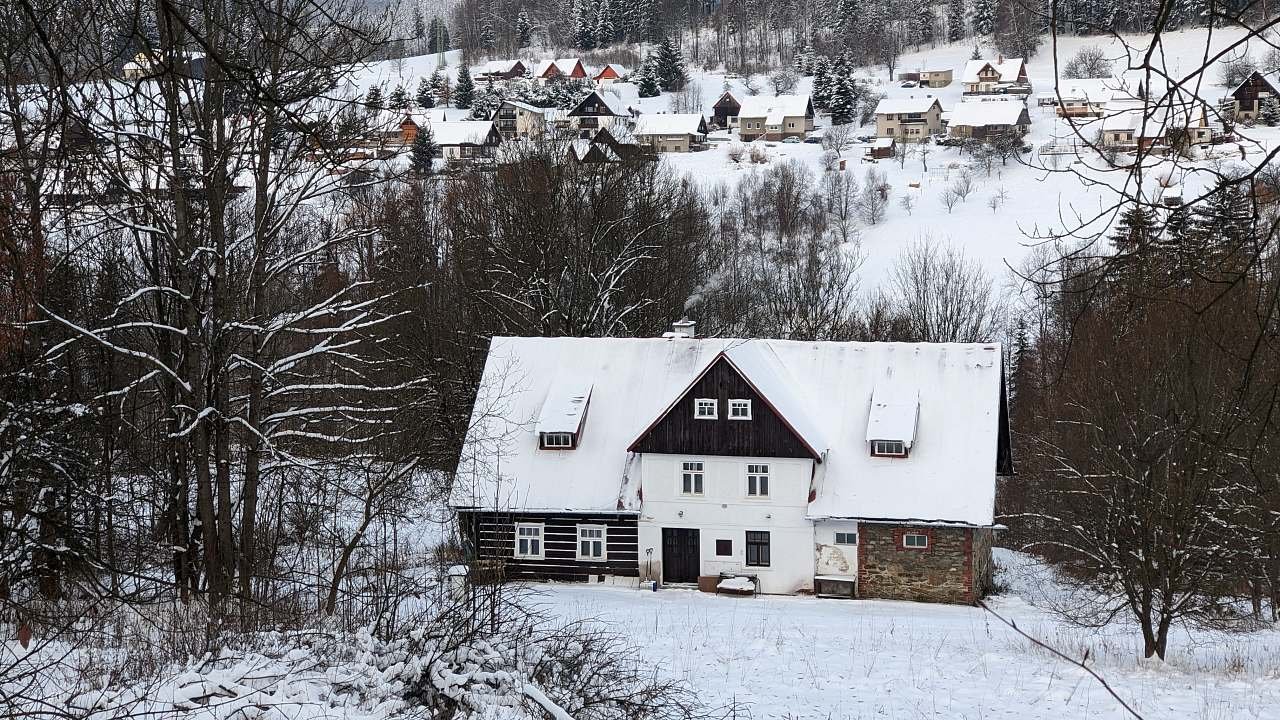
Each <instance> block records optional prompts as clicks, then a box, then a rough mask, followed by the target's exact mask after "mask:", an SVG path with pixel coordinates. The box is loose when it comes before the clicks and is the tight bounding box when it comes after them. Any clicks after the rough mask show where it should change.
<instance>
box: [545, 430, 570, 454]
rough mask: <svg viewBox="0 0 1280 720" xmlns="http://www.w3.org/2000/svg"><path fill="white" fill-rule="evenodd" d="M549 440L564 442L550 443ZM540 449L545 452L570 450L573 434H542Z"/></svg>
mask: <svg viewBox="0 0 1280 720" xmlns="http://www.w3.org/2000/svg"><path fill="white" fill-rule="evenodd" d="M551 438H556V439H557V441H558V440H564V442H563V444H562V443H560V442H554V443H553V442H551ZM542 447H543V449H545V450H570V449H572V448H573V433H569V432H549V433H542Z"/></svg>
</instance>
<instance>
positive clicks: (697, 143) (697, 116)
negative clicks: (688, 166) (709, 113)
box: [631, 113, 707, 153]
mask: <svg viewBox="0 0 1280 720" xmlns="http://www.w3.org/2000/svg"><path fill="white" fill-rule="evenodd" d="M631 133H632V135H634V136H635V138H636V141H637V142H639V143H640V144H642V145H648V146H649V147H650V148H652V149H653V150H655V151H657V152H660V153H665V152H690V151H693V150H705V149H706V142H707V120H706V118H704V117H703V116H702V113H669V114H668V113H664V114H655V115H641V116H640V117H638V118H636V125H635V128H633V129H632V131H631Z"/></svg>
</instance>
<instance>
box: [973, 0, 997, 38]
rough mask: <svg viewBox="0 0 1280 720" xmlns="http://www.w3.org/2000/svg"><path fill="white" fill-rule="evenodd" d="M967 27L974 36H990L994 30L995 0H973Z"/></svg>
mask: <svg viewBox="0 0 1280 720" xmlns="http://www.w3.org/2000/svg"><path fill="white" fill-rule="evenodd" d="M971 13H972V14H971V15H970V17H969V25H970V26H971V27H972V28H973V34H974V35H990V34H991V33H992V32H994V31H995V29H996V4H995V0H973V7H972V9H971Z"/></svg>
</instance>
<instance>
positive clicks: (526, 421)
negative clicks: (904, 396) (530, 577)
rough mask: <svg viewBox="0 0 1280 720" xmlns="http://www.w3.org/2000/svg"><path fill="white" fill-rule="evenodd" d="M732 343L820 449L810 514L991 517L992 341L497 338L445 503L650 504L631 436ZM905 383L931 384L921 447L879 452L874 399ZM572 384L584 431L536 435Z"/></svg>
mask: <svg viewBox="0 0 1280 720" xmlns="http://www.w3.org/2000/svg"><path fill="white" fill-rule="evenodd" d="M722 353H723V354H724V357H725V358H726V359H727V360H728V361H729V362H730V363H732V365H733V367H735V368H736V369H737V370H738V372H739V373H740V374H741V375H742V376H743V377H744V378H745V379H747V380H748V381H749V382H750V383H751V384H752V385H754V386H755V387H756V389H757V391H758V392H759V393H760V395H761V396H762V397H763V398H765V399H766V400H767V401H768V402H769V404H770V405H772V406H773V407H774V409H775V410H776V411H777V413H778V414H779V415H780V416H781V417H783V418H784V420H785V421H786V422H787V424H789V425H790V426H791V427H792V429H793V431H794V432H795V434H796V435H797V437H799V438H801V439H802V440H803V441H804V442H805V443H806V444H807V445H809V446H811V447H812V448H813V449H815V450H817V451H818V453H819V454H820V456H821V460H822V461H821V462H820V463H819V464H818V465H817V468H818V470H817V474H816V477H815V480H814V483H815V488H814V489H815V490H816V498H815V500H814V501H813V502H811V503H810V504H809V509H808V514H809V515H810V516H811V517H850V518H854V517H856V518H866V519H871V520H882V519H901V520H921V521H936V522H952V523H962V524H971V525H990V524H991V523H992V520H993V511H994V498H995V476H996V464H997V451H998V448H999V447H1000V446H1001V445H1002V442H1003V440H1002V437H1001V434H1002V427H1001V422H1000V412H1001V411H1000V408H1001V395H1002V391H1001V366H1000V363H1001V360H1000V357H1001V356H1000V348H999V346H998V345H996V344H912V343H851V342H799V341H787V340H735V339H720V338H630V339H622V338H511V337H498V338H494V339H493V341H492V344H491V346H490V350H489V357H488V360H487V361H486V364H485V370H484V376H483V380H482V382H481V387H480V391H479V394H478V397H477V400H476V406H475V409H474V411H473V413H472V420H471V423H470V429H469V431H468V435H467V440H466V443H465V444H464V450H463V453H462V459H461V461H460V462H459V466H458V474H457V479H456V481H455V484H454V489H453V494H452V496H451V498H450V503H451V504H452V505H453V506H455V507H482V508H490V509H525V510H561V511H563V510H570V511H578V512H604V511H608V512H613V511H619V510H625V511H631V512H636V511H639V510H640V508H641V504H642V500H641V497H640V493H639V483H640V477H639V463H637V462H636V461H635V459H636V456H635V455H634V454H632V453H629V452H628V451H627V448H628V447H630V446H631V444H632V443H633V441H635V440H636V439H637V438H638V437H639V436H640V435H641V433H642V432H643V431H644V429H645V428H647V427H648V426H649V425H650V424H651V423H652V422H653V421H654V420H655V419H657V418H659V417H661V415H662V414H663V413H664V411H665V410H666V409H668V408H670V407H671V406H672V404H673V403H674V402H675V401H676V400H677V399H679V397H680V396H681V395H682V394H683V391H684V390H685V389H687V388H688V387H689V386H690V385H691V384H692V383H693V382H694V380H695V379H696V378H697V377H699V376H700V375H701V374H702V373H703V372H705V371H706V370H707V368H708V367H709V366H710V365H711V363H712V362H714V361H716V360H717V359H718V358H719V357H720V356H721V354H722ZM894 382H902V383H905V384H906V385H905V386H906V387H909V388H910V390H909V391H907V392H915V393H916V394H917V395H918V397H919V399H920V402H919V405H918V417H917V420H916V423H915V434H914V436H913V438H912V440H913V445H912V448H911V453H910V455H909V456H908V457H906V458H882V457H871V456H870V452H869V448H868V446H867V439H866V438H867V428H868V423H869V422H871V421H872V405H873V398H874V397H875V396H876V390H877V388H880V387H888V385H887V384H891V383H894ZM565 383H570V384H572V383H578V384H579V385H581V384H585V383H590V384H591V401H590V410H589V411H588V413H587V416H586V417H585V419H584V421H583V425H582V434H581V437H580V440H579V444H578V446H577V448H576V449H574V450H569V451H547V450H540V449H539V447H538V437H537V428H538V426H539V421H540V419H541V417H542V413H543V408H544V406H546V405H547V403H548V402H549V398H550V397H551V396H552V394H553V388H557V387H562V386H564V385H565ZM554 392H557V393H558V392H559V391H554ZM898 397H899V395H896V394H895V395H893V396H892V398H893V399H895V400H896V399H897V398H898ZM889 405H892V403H887V404H886V406H889ZM893 417H895V418H896V417H898V416H897V415H894V416H893ZM892 439H897V438H892Z"/></svg>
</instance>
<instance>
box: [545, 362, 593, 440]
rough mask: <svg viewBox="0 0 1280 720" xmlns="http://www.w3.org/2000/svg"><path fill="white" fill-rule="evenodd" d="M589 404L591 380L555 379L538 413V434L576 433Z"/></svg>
mask: <svg viewBox="0 0 1280 720" xmlns="http://www.w3.org/2000/svg"><path fill="white" fill-rule="evenodd" d="M590 402H591V379H590V378H580V377H572V376H567V375H566V376H564V377H558V378H556V381H555V382H554V383H553V384H552V385H551V389H550V390H549V391H547V399H546V400H544V401H543V403H542V411H541V412H540V413H538V426H537V429H536V432H538V433H556V432H570V433H576V432H578V429H579V428H580V427H581V426H582V418H583V417H584V416H585V415H586V414H587V405H588V404H589V403H590Z"/></svg>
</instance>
